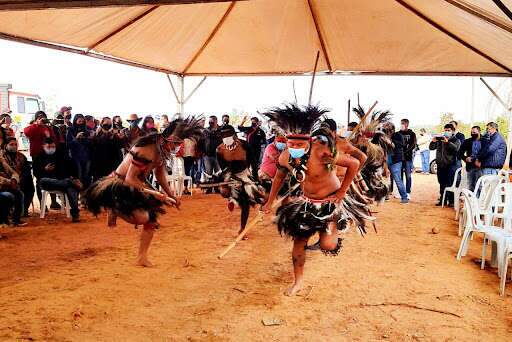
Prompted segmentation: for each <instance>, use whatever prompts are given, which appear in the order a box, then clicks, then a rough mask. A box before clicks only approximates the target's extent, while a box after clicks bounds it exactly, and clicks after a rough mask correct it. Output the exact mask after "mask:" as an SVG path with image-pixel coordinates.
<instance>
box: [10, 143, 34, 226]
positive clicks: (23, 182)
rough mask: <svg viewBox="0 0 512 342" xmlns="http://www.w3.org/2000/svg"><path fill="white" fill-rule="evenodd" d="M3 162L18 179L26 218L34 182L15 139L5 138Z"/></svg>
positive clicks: (30, 168)
mask: <svg viewBox="0 0 512 342" xmlns="http://www.w3.org/2000/svg"><path fill="white" fill-rule="evenodd" d="M4 157H5V160H6V161H7V164H9V166H10V167H11V168H12V169H13V170H14V171H15V172H16V173H17V174H18V175H19V177H20V182H19V184H20V190H21V192H23V216H25V217H28V216H29V215H28V208H30V205H31V204H32V199H33V198H34V192H35V189H34V181H33V179H32V166H31V165H30V163H29V161H28V160H27V157H25V155H24V154H23V153H21V152H19V151H18V142H17V141H16V138H12V137H11V138H7V141H6V144H5V153H4Z"/></svg>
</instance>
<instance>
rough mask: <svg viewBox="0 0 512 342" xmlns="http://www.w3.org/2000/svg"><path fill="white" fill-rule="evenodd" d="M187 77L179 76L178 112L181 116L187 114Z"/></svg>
mask: <svg viewBox="0 0 512 342" xmlns="http://www.w3.org/2000/svg"><path fill="white" fill-rule="evenodd" d="M184 99H185V76H182V75H180V76H178V105H177V107H176V110H177V112H178V113H179V114H184V112H185V101H184Z"/></svg>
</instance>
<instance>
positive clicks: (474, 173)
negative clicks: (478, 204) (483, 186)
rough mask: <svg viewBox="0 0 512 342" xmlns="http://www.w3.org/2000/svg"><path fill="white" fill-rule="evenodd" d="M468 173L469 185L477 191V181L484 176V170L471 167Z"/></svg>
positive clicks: (470, 188)
mask: <svg viewBox="0 0 512 342" xmlns="http://www.w3.org/2000/svg"><path fill="white" fill-rule="evenodd" d="M467 175H468V187H469V190H471V191H475V186H476V182H477V181H478V178H480V176H482V170H481V169H476V168H475V169H471V170H468V172H467Z"/></svg>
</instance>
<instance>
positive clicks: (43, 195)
mask: <svg viewBox="0 0 512 342" xmlns="http://www.w3.org/2000/svg"><path fill="white" fill-rule="evenodd" d="M47 196H48V193H47V192H46V191H44V190H43V191H42V193H41V209H40V211H41V213H40V215H39V217H40V218H44V217H45V215H46V197H47Z"/></svg>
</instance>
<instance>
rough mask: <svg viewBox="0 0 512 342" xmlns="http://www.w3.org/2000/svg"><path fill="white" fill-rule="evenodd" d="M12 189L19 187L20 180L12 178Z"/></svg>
mask: <svg viewBox="0 0 512 342" xmlns="http://www.w3.org/2000/svg"><path fill="white" fill-rule="evenodd" d="M11 189H18V181H17V180H16V178H11Z"/></svg>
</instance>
